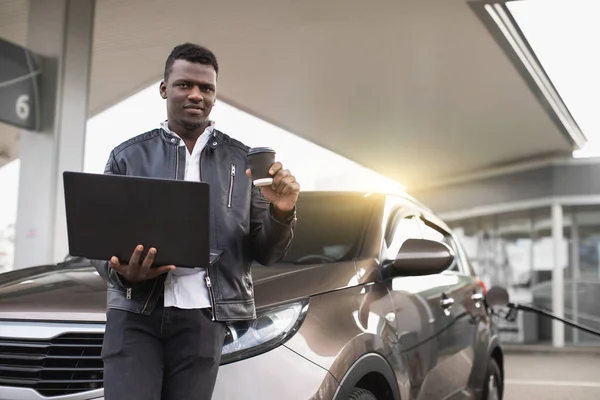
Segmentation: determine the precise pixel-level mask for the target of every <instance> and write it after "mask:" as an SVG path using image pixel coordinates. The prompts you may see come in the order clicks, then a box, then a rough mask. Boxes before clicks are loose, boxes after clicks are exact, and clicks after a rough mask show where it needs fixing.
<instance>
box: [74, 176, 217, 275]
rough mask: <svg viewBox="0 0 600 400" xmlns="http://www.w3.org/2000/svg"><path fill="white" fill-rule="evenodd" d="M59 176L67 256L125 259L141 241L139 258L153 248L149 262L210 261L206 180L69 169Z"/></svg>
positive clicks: (192, 264)
mask: <svg viewBox="0 0 600 400" xmlns="http://www.w3.org/2000/svg"><path fill="white" fill-rule="evenodd" d="M63 181H64V191H65V207H66V215H67V233H68V241H69V254H70V255H71V256H75V257H85V258H88V259H97V260H109V259H110V258H111V257H112V256H116V257H118V258H119V260H120V261H121V262H122V263H126V262H128V261H129V259H130V258H131V255H132V253H133V251H134V249H135V247H136V246H137V245H138V244H141V245H143V246H144V252H143V254H142V258H141V261H142V260H143V257H145V256H146V254H147V251H148V250H149V249H150V248H151V247H155V248H156V249H157V253H156V257H155V261H154V265H153V266H161V265H170V264H173V265H176V266H177V267H184V268H196V267H200V268H207V267H208V266H209V265H210V263H211V261H212V262H214V258H215V256H214V255H213V256H212V257H211V254H210V224H209V222H210V214H209V185H208V184H207V183H204V182H188V181H178V180H169V179H157V178H142V177H133V176H123V175H106V174H90V173H83V172H71V171H66V172H63ZM211 259H212V260H211ZM141 261H140V263H141Z"/></svg>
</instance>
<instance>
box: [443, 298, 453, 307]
mask: <svg viewBox="0 0 600 400" xmlns="http://www.w3.org/2000/svg"><path fill="white" fill-rule="evenodd" d="M453 304H454V299H453V298H452V297H445V298H443V299H442V300H441V301H440V305H441V306H442V308H450V307H452V305H453Z"/></svg>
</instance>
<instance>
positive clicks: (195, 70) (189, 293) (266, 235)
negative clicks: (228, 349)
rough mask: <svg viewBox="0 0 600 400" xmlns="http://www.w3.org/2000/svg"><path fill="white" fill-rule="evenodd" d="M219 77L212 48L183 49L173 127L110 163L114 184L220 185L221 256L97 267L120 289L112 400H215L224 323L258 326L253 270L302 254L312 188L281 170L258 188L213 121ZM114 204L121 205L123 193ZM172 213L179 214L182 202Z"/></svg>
mask: <svg viewBox="0 0 600 400" xmlns="http://www.w3.org/2000/svg"><path fill="white" fill-rule="evenodd" d="M218 72H219V66H218V63H217V60H216V58H215V56H214V54H213V53H212V52H211V51H210V50H208V49H206V48H204V47H201V46H198V45H194V44H190V43H186V44H182V45H179V46H177V47H175V48H174V49H173V51H172V52H171V54H170V55H169V57H168V58H167V60H166V64H165V72H164V80H163V81H162V82H161V84H160V95H161V97H162V98H164V99H165V100H166V104H167V116H168V119H167V121H165V122H163V123H162V124H161V128H160V129H154V130H152V131H150V132H146V133H144V134H142V135H140V136H137V137H135V138H133V139H130V140H128V141H126V142H125V143H123V144H121V145H120V146H118V147H116V148H115V149H114V150H113V151H112V152H111V154H110V157H109V160H108V163H107V165H106V169H105V173H108V174H122V175H135V176H146V177H156V178H168V179H180V180H183V179H185V180H189V181H202V182H208V183H209V184H210V186H211V190H210V196H211V198H210V203H211V235H210V241H211V249H214V251H215V252H217V253H219V254H220V259H219V260H218V261H216V262H215V264H214V265H211V267H209V268H208V269H207V270H204V269H199V268H196V269H187V268H186V269H184V268H181V269H177V268H176V266H173V265H167V266H161V267H158V268H150V266H151V265H152V263H153V260H154V257H155V255H156V253H157V251H160V249H155V248H151V249H148V250H149V251H148V252H147V255H146V256H145V258H144V259H142V257H141V255H142V253H143V251H144V248H143V246H142V245H138V246H137V248H136V249H134V251H133V253H132V256H131V258H130V259H129V260H119V259H117V258H116V257H112V259H111V260H109V261H108V262H107V261H104V262H100V261H93V263H94V265H95V267H96V268H97V270H98V272H99V273H100V275H101V276H102V277H103V278H104V279H105V280H106V281H107V282H108V298H107V299H108V311H107V321H106V334H105V337H104V345H103V349H102V357H103V360H104V385H105V386H104V392H105V395H104V396H105V399H106V400H122V399H123V400H124V399H130V400H159V399H163V400H186V399H189V400H204V399H210V398H211V396H212V392H213V388H214V383H215V380H216V376H217V369H218V366H219V362H220V357H221V349H222V345H223V339H224V336H225V324H224V322H225V321H235V320H248V319H253V318H255V317H256V312H255V308H254V298H253V289H252V279H251V276H250V263H251V261H252V260H253V259H255V260H257V261H258V262H260V263H261V264H264V265H268V264H271V263H273V262H276V261H278V260H280V259H281V258H282V257H283V256H284V255H285V253H286V251H287V249H288V247H289V246H290V243H291V240H292V236H293V230H294V226H295V221H296V217H295V215H296V214H295V204H296V200H297V198H298V193H299V190H300V187H299V185H298V183H297V182H296V179H295V178H294V176H293V175H292V174H291V173H290V172H289V171H288V170H285V169H283V166H282V165H281V163H279V162H276V163H275V164H274V165H273V166H272V167H271V171H270V173H271V175H272V176H273V183H272V185H271V186H267V187H262V188H261V189H258V188H256V187H253V185H252V181H251V175H250V171H249V169H247V167H248V162H247V153H248V147H246V146H244V145H243V144H242V143H240V142H238V141H236V140H234V139H232V138H230V137H229V136H227V135H225V134H224V133H222V132H219V131H218V130H216V129H215V127H214V123H213V122H212V121H210V119H209V115H210V112H211V109H212V107H213V105H214V103H215V100H216V94H217V75H218ZM243 170H245V171H246V175H244V174H239V173H238V172H239V171H243ZM261 192H262V193H261ZM107 196H110V197H113V200H114V199H116V200H115V201H118V193H113V194H111V193H107ZM164 207H165V208H166V209H168V210H170V212H173V213H177V212H179V211H178V209H177V204H165V205H164ZM147 218H152V215H148V216H147ZM123 223H125V224H126V223H128V222H127V221H123ZM115 229H119V227H118V226H115ZM169 229H177V227H169ZM190 240H194V238H193V237H191V238H190ZM211 262H212V261H211Z"/></svg>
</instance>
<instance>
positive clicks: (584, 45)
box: [0, 0, 600, 231]
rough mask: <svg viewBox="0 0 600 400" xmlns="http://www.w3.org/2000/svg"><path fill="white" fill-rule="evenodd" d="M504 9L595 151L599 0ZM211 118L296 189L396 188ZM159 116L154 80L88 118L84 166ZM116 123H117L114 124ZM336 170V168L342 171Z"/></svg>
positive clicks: (234, 114) (11, 181) (9, 201)
mask: <svg viewBox="0 0 600 400" xmlns="http://www.w3.org/2000/svg"><path fill="white" fill-rule="evenodd" d="M508 7H509V9H510V11H511V13H512V14H513V16H514V18H515V20H516V21H517V23H518V24H519V26H520V28H521V30H522V31H523V32H524V34H525V35H526V37H527V39H528V40H529V42H530V44H531V46H532V48H533V50H534V51H535V53H536V55H537V57H538V59H539V60H540V61H541V62H542V65H543V66H544V68H545V70H546V72H547V74H548V75H549V77H550V79H551V80H552V82H553V83H554V85H555V87H556V88H557V90H558V91H559V93H560V95H561V96H562V98H563V100H564V101H565V103H566V105H567V107H568V108H569V110H570V111H571V113H572V115H573V117H574V118H575V120H576V121H577V123H578V124H579V126H580V128H581V129H582V131H583V132H584V134H585V135H586V136H587V137H588V139H589V143H588V144H587V145H586V147H585V148H584V149H582V150H579V151H576V152H575V153H574V156H575V157H596V156H600V119H599V118H597V115H598V111H597V110H596V109H597V108H598V100H597V97H596V96H597V94H598V93H600V74H599V73H598V71H600V57H598V56H597V53H598V51H597V49H598V41H599V40H598V39H600V24H595V23H594V22H596V21H595V20H596V19H597V16H598V15H599V14H600V0H524V1H514V2H509V3H508ZM211 116H212V119H214V120H215V121H216V126H217V128H218V129H220V130H222V131H224V132H225V133H227V134H229V135H231V136H233V137H235V138H236V139H238V140H241V141H242V142H244V143H246V144H247V145H249V146H270V147H273V148H275V150H276V151H277V159H278V160H279V161H282V163H283V164H284V166H285V167H286V168H289V169H290V170H291V171H292V172H293V173H294V175H295V176H296V177H297V179H298V181H299V182H300V183H301V185H302V189H303V190H315V189H322V188H325V187H327V188H330V189H335V190H379V189H384V190H388V191H395V192H400V191H402V190H403V189H404V187H403V186H402V184H401V182H394V181H392V180H390V179H388V178H386V177H384V176H382V175H379V174H376V173H375V172H373V171H371V170H369V169H367V168H364V167H362V166H360V165H358V164H356V163H354V162H353V161H351V160H348V159H346V158H344V157H341V156H339V155H337V154H335V153H333V152H331V151H328V150H326V149H324V148H321V147H319V146H317V145H314V144H312V143H310V142H308V141H306V140H304V139H302V138H299V137H297V136H295V135H293V134H291V133H289V132H286V131H284V130H282V129H279V128H277V127H275V126H273V125H270V124H268V123H266V122H263V121H261V120H259V119H257V118H254V117H252V116H250V115H248V114H246V113H244V112H242V111H239V110H237V109H235V108H233V107H231V106H229V105H227V104H225V103H223V102H217V105H216V106H215V108H214V110H213V113H212V115H211ZM165 118H166V110H165V103H164V100H163V99H162V98H160V96H159V95H158V83H156V84H154V85H152V86H151V87H149V88H147V89H145V90H143V91H141V92H139V93H137V94H136V95H134V96H132V97H130V98H129V99H126V100H124V101H123V102H121V103H119V104H117V105H116V106H114V107H112V108H110V109H108V110H107V111H105V112H103V113H101V114H99V115H97V116H95V117H93V118H91V119H90V120H89V121H88V125H87V139H86V147H85V163H84V171H86V172H97V173H101V172H102V171H103V169H104V165H105V163H106V160H107V158H108V154H109V152H110V151H111V150H112V149H113V148H114V147H115V146H116V145H118V144H119V143H121V142H123V141H125V140H127V139H128V138H130V137H133V136H135V135H137V134H139V133H142V132H145V131H147V130H149V129H152V128H154V127H157V126H158V124H159V122H160V121H161V120H164V119H165ZM117 126H118V129H117ZM342 171H343V173H342ZM18 173H19V161H18V160H16V161H13V162H11V163H9V164H7V165H5V166H4V167H1V168H0V188H2V197H1V198H0V231H1V230H2V229H3V228H4V227H5V226H6V225H7V224H10V223H14V221H15V218H16V209H17V191H18Z"/></svg>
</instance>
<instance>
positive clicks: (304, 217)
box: [282, 194, 373, 264]
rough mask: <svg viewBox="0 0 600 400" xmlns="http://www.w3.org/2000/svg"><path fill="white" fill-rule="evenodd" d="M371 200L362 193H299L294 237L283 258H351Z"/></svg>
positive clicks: (302, 260) (305, 260)
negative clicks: (303, 195)
mask: <svg viewBox="0 0 600 400" xmlns="http://www.w3.org/2000/svg"><path fill="white" fill-rule="evenodd" d="M372 204H373V203H372V202H371V201H369V200H368V199H366V198H365V197H364V196H363V195H349V194H345V195H311V196H305V197H302V195H300V198H299V199H298V203H297V214H298V223H297V225H296V231H295V235H294V239H293V241H292V246H291V247H290V249H289V251H288V252H287V255H286V256H285V257H284V259H283V260H282V262H283V263H293V264H311V263H323V262H336V261H344V260H349V259H352V258H353V257H354V256H355V254H356V251H357V250H358V245H359V244H360V240H361V238H362V233H363V230H364V227H365V224H366V222H367V219H368V217H369V213H370V211H371V207H372Z"/></svg>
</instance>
